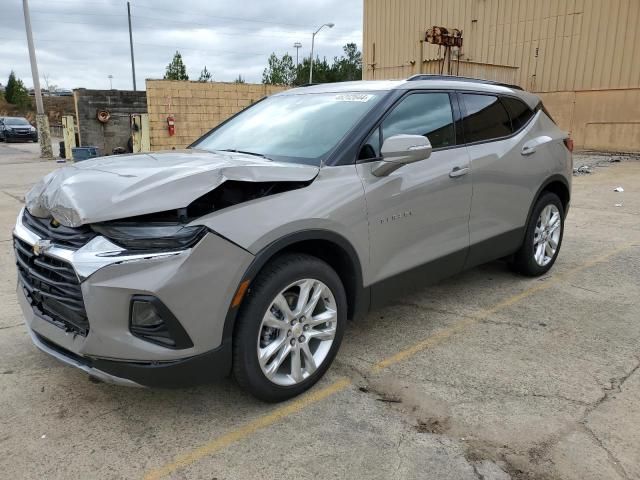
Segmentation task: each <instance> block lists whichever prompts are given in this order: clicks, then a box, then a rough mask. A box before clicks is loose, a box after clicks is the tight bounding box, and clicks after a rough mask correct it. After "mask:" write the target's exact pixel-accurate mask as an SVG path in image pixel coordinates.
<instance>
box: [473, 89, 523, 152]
mask: <svg viewBox="0 0 640 480" xmlns="http://www.w3.org/2000/svg"><path fill="white" fill-rule="evenodd" d="M462 98H463V102H464V106H465V113H464V118H463V121H462V122H463V126H464V136H465V141H466V142H467V143H474V142H483V141H488V140H495V139H497V138H502V137H507V136H509V135H511V133H512V130H511V120H510V118H509V114H508V113H507V110H506V109H505V107H504V106H503V105H502V102H500V99H499V98H498V97H496V96H494V95H480V94H470V93H464V94H462Z"/></svg>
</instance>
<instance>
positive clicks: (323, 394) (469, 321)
mask: <svg viewBox="0 0 640 480" xmlns="http://www.w3.org/2000/svg"><path fill="white" fill-rule="evenodd" d="M632 246H633V244H627V245H624V246H622V247H620V248H617V249H615V250H612V251H610V252H609V253H607V254H605V255H602V256H600V257H596V258H594V259H592V260H590V261H588V262H586V263H583V264H582V265H579V266H577V267H574V268H572V269H570V270H567V271H566V272H564V273H561V274H557V275H555V276H554V277H552V278H551V279H549V280H546V281H544V282H543V283H539V284H537V285H535V286H533V287H530V288H528V289H526V290H524V291H522V292H520V293H517V294H515V295H512V296H510V297H508V298H506V299H505V300H502V301H501V302H498V303H496V304H495V305H493V306H491V307H489V308H486V309H483V310H481V311H480V312H478V313H477V314H475V315H474V316H472V317H466V318H465V319H464V320H462V321H460V322H458V323H456V324H455V325H452V326H451V327H448V328H445V329H443V330H440V331H439V332H437V333H435V334H433V335H431V336H429V337H427V338H425V339H424V340H422V341H420V342H418V343H416V344H414V345H412V346H410V347H408V348H406V349H404V350H402V351H400V352H398V353H396V354H394V355H392V356H390V357H387V358H385V359H384V360H381V361H379V362H378V363H376V364H375V365H374V366H373V367H372V371H373V372H374V373H375V372H379V371H380V370H383V369H385V368H388V367H390V366H391V365H395V364H397V363H399V362H401V361H403V360H405V359H407V358H409V357H411V356H412V355H415V354H416V353H419V352H421V351H423V350H425V349H427V348H431V347H433V346H435V345H437V344H439V343H441V342H443V341H445V340H446V339H448V338H450V337H452V336H453V335H455V334H456V333H458V332H461V331H462V330H464V329H466V328H468V327H470V326H472V325H474V324H476V323H478V322H480V321H482V320H483V319H485V318H487V317H488V316H489V315H491V314H493V313H495V312H496V311H498V310H501V309H503V308H506V307H509V306H512V305H514V304H516V303H518V302H520V301H521V300H524V299H525V298H528V297H530V296H531V295H533V294H534V293H536V292H539V291H541V290H546V289H548V288H550V287H552V286H554V285H556V284H557V283H558V282H560V281H562V280H564V279H565V278H566V277H568V276H570V275H573V274H574V273H577V272H580V271H582V270H584V269H586V268H589V267H592V266H593V265H596V264H598V263H600V262H603V261H605V260H607V259H608V258H610V257H612V256H614V255H617V254H618V253H620V252H622V251H624V250H627V249H629V248H631V247H632ZM351 384H352V382H351V380H350V379H348V378H341V379H339V380H337V381H335V382H334V383H332V384H331V385H329V386H327V387H324V388H321V389H319V390H315V391H311V392H310V393H308V394H306V395H304V396H302V397H300V398H298V399H296V400H294V401H292V402H291V403H288V404H286V405H283V406H282V407H278V408H276V409H275V410H273V411H272V412H270V413H268V414H266V415H264V416H262V417H259V418H257V419H256V420H254V421H252V422H250V423H248V424H246V425H244V426H242V427H240V428H237V429H235V430H232V431H230V432H228V433H226V434H224V435H222V436H221V437H218V438H215V439H213V440H211V441H210V442H207V443H205V444H204V445H202V446H201V447H198V448H196V449H195V450H192V451H190V452H187V453H184V454H182V455H180V456H178V457H177V458H176V459H175V460H174V461H173V462H171V463H167V464H166V465H163V466H162V467H159V468H157V469H154V470H151V471H150V472H148V473H147V474H146V475H145V476H144V479H145V480H155V479H159V478H162V477H165V476H167V475H170V474H171V473H173V472H175V471H177V470H179V469H181V468H184V467H187V466H189V465H191V464H193V463H195V462H197V461H198V460H200V459H202V458H204V457H206V456H209V455H212V454H214V453H216V452H218V451H220V450H222V449H224V448H226V447H228V446H229V445H231V444H232V443H234V442H237V441H239V440H242V439H244V438H246V437H248V436H249V435H251V434H252V433H254V432H256V431H258V430H261V429H263V428H266V427H268V426H271V425H273V424H274V423H276V422H278V421H280V420H282V419H283V418H285V417H288V416H290V415H293V414H295V413H298V412H299V411H301V410H303V409H304V408H305V407H308V406H310V405H312V404H314V403H318V402H320V401H321V400H324V399H325V398H327V397H330V396H331V395H333V394H335V393H338V392H340V391H342V390H344V389H346V388H347V387H349V386H350V385H351Z"/></svg>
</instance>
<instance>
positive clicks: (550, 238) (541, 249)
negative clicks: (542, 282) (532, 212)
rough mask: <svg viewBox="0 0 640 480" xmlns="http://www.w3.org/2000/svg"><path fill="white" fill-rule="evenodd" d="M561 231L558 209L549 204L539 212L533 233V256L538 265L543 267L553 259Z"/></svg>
mask: <svg viewBox="0 0 640 480" xmlns="http://www.w3.org/2000/svg"><path fill="white" fill-rule="evenodd" d="M561 233H562V218H561V217H560V210H558V207H556V206H555V205H553V204H549V205H547V206H546V207H544V208H543V209H542V212H540V216H539V217H538V222H537V223H536V229H535V231H534V235H533V258H534V260H535V261H536V263H537V264H538V265H539V266H541V267H544V266H546V265H548V264H549V262H551V260H553V257H554V256H555V254H556V252H557V251H558V245H559V244H560V235H561Z"/></svg>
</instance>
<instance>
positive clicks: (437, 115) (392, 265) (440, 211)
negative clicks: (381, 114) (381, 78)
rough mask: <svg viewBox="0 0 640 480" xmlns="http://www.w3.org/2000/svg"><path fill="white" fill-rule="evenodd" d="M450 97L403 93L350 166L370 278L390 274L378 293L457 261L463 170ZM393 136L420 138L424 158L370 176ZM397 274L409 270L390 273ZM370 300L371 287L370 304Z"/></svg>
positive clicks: (464, 241)
mask: <svg viewBox="0 0 640 480" xmlns="http://www.w3.org/2000/svg"><path fill="white" fill-rule="evenodd" d="M452 98H453V100H455V95H453V94H451V95H450V94H449V93H447V92H412V93H410V94H408V95H406V96H405V97H404V98H403V99H402V100H400V101H399V102H398V103H397V104H396V105H395V106H394V107H393V108H392V109H391V111H390V113H388V115H387V116H386V117H385V118H384V120H383V121H382V123H381V125H380V126H379V128H377V129H376V130H375V131H374V132H373V133H372V134H371V136H370V137H369V140H367V141H366V142H365V145H364V147H363V149H362V151H363V153H364V156H365V157H366V158H369V157H374V158H373V159H372V160H373V161H368V162H366V163H359V164H358V166H357V169H358V173H359V175H360V176H361V178H362V182H363V185H364V189H365V197H366V203H367V212H368V217H369V235H370V273H371V280H372V282H371V283H379V282H381V281H383V280H389V279H392V280H390V281H389V282H387V283H386V286H385V288H383V289H382V290H381V291H380V292H379V293H380V294H384V295H394V294H396V293H398V292H402V291H403V290H404V289H405V287H407V286H412V285H415V284H421V283H425V282H429V281H433V280H436V279H438V278H441V277H442V276H447V275H450V274H454V273H456V272H458V271H460V270H461V269H462V266H463V264H464V259H465V256H466V253H467V249H468V246H469V229H468V220H469V209H470V205H471V175H470V174H469V158H468V155H467V151H466V149H465V148H464V147H461V148H457V145H456V131H455V130H456V128H455V121H454V120H455V117H454V109H453V108H452V103H451V100H452ZM455 111H456V112H457V109H456V110H455ZM398 134H412V135H424V136H426V137H427V138H428V139H429V141H430V142H431V144H432V146H433V153H432V154H431V157H430V158H428V159H426V160H423V161H420V162H416V163H413V164H409V165H405V166H403V167H402V168H400V169H398V170H396V171H395V172H393V173H391V174H390V175H388V176H386V177H376V176H374V175H372V173H371V170H372V167H373V166H375V165H377V164H378V163H377V161H375V159H376V158H377V159H379V151H380V146H381V145H382V143H383V142H384V141H385V140H386V139H387V138H389V137H391V136H393V135H398ZM420 267H424V268H420ZM405 272H411V273H412V275H406V276H402V277H397V275H398V274H400V273H405ZM402 280H406V283H405V282H403V281H402ZM377 297H378V294H377V293H376V292H375V291H374V293H373V295H372V300H373V302H374V304H376V303H377V302H376V300H378V298H377ZM380 303H382V302H380Z"/></svg>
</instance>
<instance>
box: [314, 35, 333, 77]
mask: <svg viewBox="0 0 640 480" xmlns="http://www.w3.org/2000/svg"><path fill="white" fill-rule="evenodd" d="M324 27H329V28H333V27H335V23H325V24H324V25H322V26H321V27H320V28H319V29H318V30H316V31H315V32H313V35H311V61H310V63H309V83H313V48H314V46H315V41H316V35H317V34H318V32H320V30H322V29H323V28H324Z"/></svg>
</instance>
